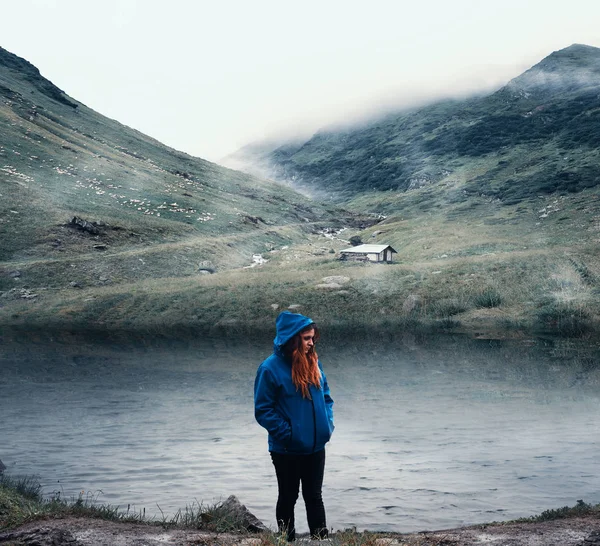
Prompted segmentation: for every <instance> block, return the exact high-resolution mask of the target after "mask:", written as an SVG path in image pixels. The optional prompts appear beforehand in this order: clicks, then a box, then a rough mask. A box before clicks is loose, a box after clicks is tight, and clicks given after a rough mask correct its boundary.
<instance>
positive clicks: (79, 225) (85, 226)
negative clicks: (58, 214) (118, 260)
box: [69, 216, 100, 235]
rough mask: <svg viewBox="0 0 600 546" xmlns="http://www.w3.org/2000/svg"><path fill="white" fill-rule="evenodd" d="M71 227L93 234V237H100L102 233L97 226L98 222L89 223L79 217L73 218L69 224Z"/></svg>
mask: <svg viewBox="0 0 600 546" xmlns="http://www.w3.org/2000/svg"><path fill="white" fill-rule="evenodd" d="M69 226H70V227H74V228H76V229H79V230H81V231H87V232H88V233H91V234H92V235H98V234H99V233H100V230H99V229H98V227H97V225H96V222H88V221H87V220H84V219H83V218H79V217H78V216H73V218H71V221H70V222H69Z"/></svg>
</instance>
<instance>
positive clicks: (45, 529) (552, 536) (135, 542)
mask: <svg viewBox="0 0 600 546" xmlns="http://www.w3.org/2000/svg"><path fill="white" fill-rule="evenodd" d="M378 536H379V537H382V536H383V535H378ZM357 538H358V537H357V536H355V537H354V538H353V539H352V541H351V542H350V543H351V544H352V545H359V544H362V545H364V546H394V545H403V546H474V545H483V544H485V545H488V546H490V545H491V546H600V518H598V517H595V516H585V517H575V518H569V519H561V520H555V521H548V522H543V523H511V524H491V525H483V526H482V525H479V526H474V527H463V528H459V529H449V530H443V531H432V532H421V533H412V534H395V535H391V534H390V535H387V538H377V539H375V538H374V537H373V538H371V539H370V540H367V538H366V537H363V539H362V540H361V541H358V540H356V539H357ZM296 543H297V544H298V545H301V544H326V543H330V544H333V545H342V544H343V541H342V542H341V541H340V538H339V537H338V536H336V535H335V534H334V535H333V537H332V540H330V541H327V542H325V543H323V542H321V543H319V542H313V541H310V540H308V539H302V538H300V539H298V540H297V542H296ZM0 544H1V545H3V546H23V545H29V546H63V545H64V546H165V545H166V546H169V545H177V546H203V545H207V546H208V545H211V546H212V545H218V546H234V545H239V546H268V545H271V544H273V542H272V541H271V540H267V539H264V540H263V539H262V538H260V535H231V534H216V533H206V532H201V531H191V530H177V529H170V530H165V529H163V528H161V527H160V526H151V525H139V524H129V523H115V522H108V521H102V520H94V519H83V518H66V519H55V520H45V521H38V522H33V523H29V524H27V525H23V526H21V527H19V528H17V529H12V530H10V531H5V532H0Z"/></svg>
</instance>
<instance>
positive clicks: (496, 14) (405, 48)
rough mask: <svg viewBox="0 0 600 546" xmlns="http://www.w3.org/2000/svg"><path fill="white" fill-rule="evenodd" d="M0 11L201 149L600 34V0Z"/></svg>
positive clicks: (319, 119)
mask: <svg viewBox="0 0 600 546" xmlns="http://www.w3.org/2000/svg"><path fill="white" fill-rule="evenodd" d="M0 16H1V17H2V23H3V24H2V31H1V33H0V36H1V40H0V45H1V46H2V47H4V48H5V49H8V50H9V51H11V52H13V53H15V54H17V55H19V56H20V57H24V58H25V59H27V60H28V61H30V62H31V63H33V64H34V65H35V66H37V67H38V68H39V69H40V71H41V73H42V74H43V75H44V76H45V77H47V78H48V79H50V80H51V81H52V82H53V83H55V84H56V85H57V86H58V87H60V88H61V89H63V90H64V91H65V92H66V93H67V94H69V95H70V96H72V97H73V98H75V99H77V100H79V101H81V102H83V103H84V104H86V105H87V106H89V107H90V108H93V109H94V110H97V111H98V112H100V113H102V114H104V115H106V116H109V117H111V118H114V119H117V120H119V121H120V122H122V123H125V124H126V125H129V126H131V127H134V128H136V129H139V130H140V131H142V132H144V133H147V134H149V135H151V136H153V137H155V138H157V139H158V140H160V141H162V142H164V143H165V144H168V145H170V146H172V147H174V148H177V149H179V150H183V151H186V152H188V153H190V154H193V155H196V156H200V157H203V158H205V159H209V160H211V161H219V159H220V158H222V157H223V156H225V155H226V154H228V153H230V152H233V151H235V150H236V149H238V148H240V147H241V146H243V145H245V144H247V143H249V142H252V141H256V140H260V139H263V138H268V137H270V136H273V135H281V134H295V133H302V132H313V131H314V130H316V129H318V128H319V127H322V126H324V125H328V124H331V123H337V122H344V121H348V120H354V119H360V118H361V117H364V116H365V115H371V114H373V113H376V112H378V111H381V109H386V108H389V107H391V106H396V105H404V104H411V103H414V102H420V101H423V100H430V99H431V98H432V97H438V96H448V95H456V94H464V93H466V92H469V93H470V92H475V91H481V90H486V89H487V90H491V89H494V88H497V87H499V86H500V85H502V84H503V83H505V82H506V81H508V80H509V79H510V78H512V77H515V76H517V75H518V74H520V73H521V72H522V71H523V70H525V69H527V68H529V67H530V66H531V65H533V64H535V63H537V62H538V61H540V60H541V59H542V58H543V57H545V56H547V55H548V54H550V53H551V52H552V51H555V50H557V49H562V48H563V47H567V46H569V45H571V44H572V43H584V44H588V45H593V46H597V47H600V24H599V23H598V22H599V21H600V1H599V0H569V1H565V0H530V1H528V0H502V2H499V1H497V0H410V1H405V0H395V1H394V0H363V1H353V0H339V1H338V0H319V1H316V0H302V1H298V0H296V1H293V2H292V1H289V0H288V1H286V0H206V1H205V0H195V1H194V0H169V1H165V0H54V1H51V0H18V1H16V0H0Z"/></svg>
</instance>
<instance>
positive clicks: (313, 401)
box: [310, 396, 317, 453]
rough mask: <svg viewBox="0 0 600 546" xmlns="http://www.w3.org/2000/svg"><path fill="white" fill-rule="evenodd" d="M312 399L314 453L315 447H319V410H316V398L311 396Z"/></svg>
mask: <svg viewBox="0 0 600 546" xmlns="http://www.w3.org/2000/svg"><path fill="white" fill-rule="evenodd" d="M310 401H311V402H312V410H313V431H314V440H313V448H312V450H313V453H314V452H315V449H317V412H316V411H315V400H314V398H313V397H312V396H311V397H310Z"/></svg>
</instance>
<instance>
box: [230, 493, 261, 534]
mask: <svg viewBox="0 0 600 546" xmlns="http://www.w3.org/2000/svg"><path fill="white" fill-rule="evenodd" d="M222 508H223V509H224V510H226V511H227V513H229V514H230V515H231V517H232V518H233V519H234V520H235V521H238V522H240V524H241V525H242V526H243V527H244V529H246V530H247V531H250V532H253V533H256V532H260V531H267V527H266V526H265V525H264V524H263V522H262V521H260V520H259V519H258V518H257V517H256V516H255V515H254V514H253V513H252V512H250V510H248V508H246V507H245V506H244V505H243V504H242V503H241V502H240V501H239V500H238V498H237V497H236V496H235V495H230V496H229V497H228V498H227V500H226V501H225V502H224V503H223V506H222Z"/></svg>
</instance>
